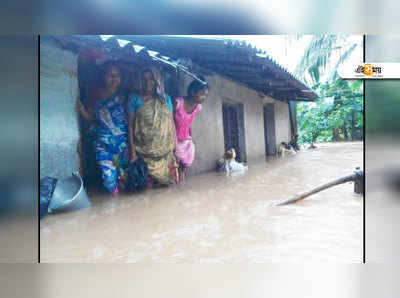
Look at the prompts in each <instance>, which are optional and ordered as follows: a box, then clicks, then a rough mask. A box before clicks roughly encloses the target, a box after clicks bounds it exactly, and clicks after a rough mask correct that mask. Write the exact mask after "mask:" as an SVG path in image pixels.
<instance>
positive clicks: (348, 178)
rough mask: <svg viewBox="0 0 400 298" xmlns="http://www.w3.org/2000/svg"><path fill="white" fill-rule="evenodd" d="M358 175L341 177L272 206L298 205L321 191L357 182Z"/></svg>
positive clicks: (355, 173)
mask: <svg viewBox="0 0 400 298" xmlns="http://www.w3.org/2000/svg"><path fill="white" fill-rule="evenodd" d="M358 175H359V174H358V173H357V172H354V173H353V174H351V175H347V176H344V177H341V178H339V179H336V180H333V181H332V182H329V183H325V184H323V185H320V186H318V187H316V188H314V189H312V190H310V191H308V192H305V193H302V194H300V195H296V196H294V197H292V198H290V199H287V200H283V201H280V202H277V203H274V204H273V205H272V206H283V205H288V204H293V203H296V202H298V201H300V200H303V199H305V198H307V197H309V196H311V195H313V194H315V193H317V192H320V191H322V190H325V189H327V188H330V187H332V186H335V185H338V184H343V183H346V182H350V181H355V180H356V179H357V177H358Z"/></svg>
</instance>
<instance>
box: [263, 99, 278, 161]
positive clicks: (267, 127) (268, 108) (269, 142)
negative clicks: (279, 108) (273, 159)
mask: <svg viewBox="0 0 400 298" xmlns="http://www.w3.org/2000/svg"><path fill="white" fill-rule="evenodd" d="M274 108H275V107H274V104H273V103H269V104H266V105H265V106H264V136H265V155H267V156H268V155H276V136H275V111H274Z"/></svg>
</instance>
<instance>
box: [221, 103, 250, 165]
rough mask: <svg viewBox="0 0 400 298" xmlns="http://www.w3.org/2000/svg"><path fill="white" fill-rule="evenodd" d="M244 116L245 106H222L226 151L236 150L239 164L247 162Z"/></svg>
mask: <svg viewBox="0 0 400 298" xmlns="http://www.w3.org/2000/svg"><path fill="white" fill-rule="evenodd" d="M243 114H244V113H243V104H240V103H236V104H235V103H228V102H224V103H223V104H222V118H223V125H224V144H225V151H227V150H229V149H231V148H234V149H235V151H236V160H237V161H238V162H247V154H246V146H245V134H244V116H243Z"/></svg>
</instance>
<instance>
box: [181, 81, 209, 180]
mask: <svg viewBox="0 0 400 298" xmlns="http://www.w3.org/2000/svg"><path fill="white" fill-rule="evenodd" d="M203 81H204V80H203ZM207 95H208V85H207V84H203V83H201V82H199V81H197V80H196V81H193V82H192V83H191V84H190V85H189V87H188V91H187V96H186V97H178V98H176V100H175V103H174V121H175V129H176V147H175V156H176V159H177V161H178V162H179V180H180V181H184V179H185V176H186V169H187V168H188V167H190V166H191V165H192V164H193V161H194V157H195V146H194V143H193V140H192V134H191V129H190V126H191V124H192V122H193V120H194V119H195V118H196V116H197V115H198V113H199V112H200V111H201V108H202V104H203V103H204V101H205V99H206V97H207Z"/></svg>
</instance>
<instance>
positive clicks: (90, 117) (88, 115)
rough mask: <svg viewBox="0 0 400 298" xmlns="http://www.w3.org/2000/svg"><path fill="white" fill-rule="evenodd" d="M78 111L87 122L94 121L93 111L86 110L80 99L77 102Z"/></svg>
mask: <svg viewBox="0 0 400 298" xmlns="http://www.w3.org/2000/svg"><path fill="white" fill-rule="evenodd" d="M76 109H77V112H78V113H79V114H80V115H81V116H82V117H83V118H85V120H86V121H88V122H91V121H93V119H94V116H93V109H91V108H85V106H84V105H83V104H82V102H81V100H80V99H79V98H78V99H77V101H76Z"/></svg>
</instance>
